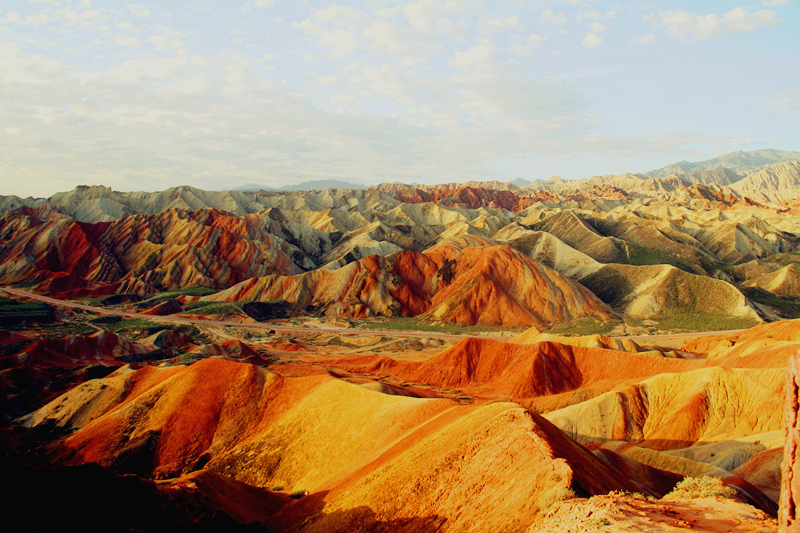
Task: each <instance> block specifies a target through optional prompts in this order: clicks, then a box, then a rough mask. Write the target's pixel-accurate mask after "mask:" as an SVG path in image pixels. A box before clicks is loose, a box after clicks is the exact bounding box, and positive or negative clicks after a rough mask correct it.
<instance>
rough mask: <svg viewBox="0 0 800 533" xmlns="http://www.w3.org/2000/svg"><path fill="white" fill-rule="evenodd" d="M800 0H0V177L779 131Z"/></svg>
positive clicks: (469, 170) (612, 169)
mask: <svg viewBox="0 0 800 533" xmlns="http://www.w3.org/2000/svg"><path fill="white" fill-rule="evenodd" d="M799 119H800V3H799V2H798V0H761V1H760V2H759V1H755V2H753V3H749V4H742V3H737V2H722V1H714V2H699V1H692V2H688V1H687V2H681V1H671V2H670V1H667V2H624V3H608V2H599V1H591V0H587V1H578V0H575V1H561V2H559V1H529V0H508V1H495V2H489V1H483V2H481V1H478V0H463V1H456V0H452V1H437V0H419V1H412V2H405V3H404V2H395V1H381V0H375V1H365V2H342V3H329V2H327V1H321V2H317V1H305V2H302V1H285V2H284V1H281V0H274V1H273V0H249V1H244V0H241V1H238V2H237V1H226V2H221V1H220V2H213V1H204V0H195V1H193V2H169V1H161V2H158V3H143V4H135V3H128V2H110V1H109V2H105V1H104V2H101V1H97V0H91V1H89V0H76V1H70V0H31V1H30V2H28V1H25V0H15V1H1V0H0V194H17V195H21V196H49V195H51V194H53V193H54V192H57V191H65V190H71V189H73V188H74V187H75V186H76V185H79V184H88V185H95V184H99V185H107V186H110V187H112V188H114V189H117V190H122V191H130V190H147V191H154V190H163V189H165V188H167V187H170V186H175V185H194V186H196V187H200V188H203V189H212V190H221V189H230V188H234V187H237V186H240V185H244V184H248V183H257V184H261V185H267V186H272V187H280V186H282V185H286V184H290V183H297V182H301V181H307V180H317V179H339V180H346V181H352V182H359V183H365V184H372V183H379V182H382V181H404V182H407V183H410V182H420V183H435V182H445V181H467V180H476V179H477V180H490V179H497V180H501V181H509V180H513V179H516V178H524V179H528V180H534V179H547V178H549V177H550V176H552V175H559V176H562V177H564V178H568V179H580V178H586V177H590V176H592V175H596V174H619V173H622V172H645V171H648V170H651V169H654V168H658V167H661V166H664V165H666V164H669V163H673V162H676V161H679V160H681V159H687V160H690V161H697V160H702V159H708V158H711V157H715V156H717V155H720V154H723V153H727V152H731V151H734V150H754V149H759V148H776V149H781V150H800V120H799Z"/></svg>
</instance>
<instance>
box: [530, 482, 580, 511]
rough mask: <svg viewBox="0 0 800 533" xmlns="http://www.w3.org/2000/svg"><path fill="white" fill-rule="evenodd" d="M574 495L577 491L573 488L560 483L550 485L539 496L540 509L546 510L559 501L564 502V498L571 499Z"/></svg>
mask: <svg viewBox="0 0 800 533" xmlns="http://www.w3.org/2000/svg"><path fill="white" fill-rule="evenodd" d="M574 497H575V492H574V491H573V490H572V489H569V488H567V487H562V486H560V485H556V486H554V487H550V488H549V489H547V490H545V491H544V492H542V494H541V495H540V496H539V501H538V503H539V509H540V510H542V511H544V510H546V509H549V508H550V507H552V506H553V505H555V504H557V503H558V502H563V501H564V500H569V499H570V498H574Z"/></svg>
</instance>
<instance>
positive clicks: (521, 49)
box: [508, 33, 546, 57]
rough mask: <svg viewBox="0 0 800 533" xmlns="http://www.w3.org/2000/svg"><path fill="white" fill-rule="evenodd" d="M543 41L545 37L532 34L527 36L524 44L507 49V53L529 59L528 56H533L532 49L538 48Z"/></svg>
mask: <svg viewBox="0 0 800 533" xmlns="http://www.w3.org/2000/svg"><path fill="white" fill-rule="evenodd" d="M545 39H546V37H544V36H543V35H537V34H535V33H532V34H530V35H529V36H528V40H527V41H525V44H522V45H519V44H518V45H514V46H512V47H511V48H509V49H508V51H509V52H511V53H512V54H513V55H515V56H522V57H530V55H531V54H533V49H534V48H537V47H539V46H540V45H541V44H542V41H544V40H545Z"/></svg>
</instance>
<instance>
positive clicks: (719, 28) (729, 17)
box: [660, 7, 783, 42]
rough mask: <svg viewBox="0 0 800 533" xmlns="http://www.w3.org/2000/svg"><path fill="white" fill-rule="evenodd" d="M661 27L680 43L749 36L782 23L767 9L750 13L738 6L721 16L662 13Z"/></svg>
mask: <svg viewBox="0 0 800 533" xmlns="http://www.w3.org/2000/svg"><path fill="white" fill-rule="evenodd" d="M660 16H661V21H660V25H661V26H663V27H666V28H667V35H668V36H669V37H677V38H679V39H681V40H682V41H684V42H686V41H688V40H693V41H701V40H704V39H719V38H721V37H724V36H726V35H728V34H730V33H752V32H754V31H755V30H756V29H757V28H758V27H759V26H762V27H768V26H773V25H775V24H780V23H781V22H783V20H782V19H780V18H778V17H777V16H775V12H774V11H772V10H770V9H762V10H759V11H756V12H755V13H749V12H748V11H747V10H746V9H744V8H741V7H737V8H734V9H732V10H730V11H728V12H727V13H725V14H723V15H717V14H714V13H712V14H709V15H696V14H694V13H689V12H688V11H683V10H681V9H676V10H670V11H665V12H663V13H661V15H660Z"/></svg>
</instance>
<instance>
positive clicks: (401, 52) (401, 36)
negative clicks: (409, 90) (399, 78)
mask: <svg viewBox="0 0 800 533" xmlns="http://www.w3.org/2000/svg"><path fill="white" fill-rule="evenodd" d="M363 35H364V37H365V38H367V39H369V40H370V41H372V42H371V43H370V44H369V48H370V49H372V50H375V51H376V52H377V53H379V54H382V55H388V56H391V57H398V58H403V59H401V60H404V59H406V58H414V62H413V64H412V65H411V66H415V65H416V64H420V63H427V61H428V57H429V56H431V55H433V54H437V53H439V52H440V51H441V50H442V44H441V43H440V42H439V41H437V40H435V39H432V38H430V37H428V36H427V35H424V34H420V32H418V31H416V30H414V29H412V28H399V27H397V26H396V25H394V24H390V23H388V22H386V21H385V20H378V21H375V22H374V23H372V24H370V25H369V26H368V27H367V28H366V29H364V32H363Z"/></svg>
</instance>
